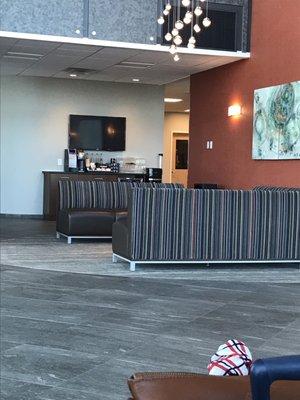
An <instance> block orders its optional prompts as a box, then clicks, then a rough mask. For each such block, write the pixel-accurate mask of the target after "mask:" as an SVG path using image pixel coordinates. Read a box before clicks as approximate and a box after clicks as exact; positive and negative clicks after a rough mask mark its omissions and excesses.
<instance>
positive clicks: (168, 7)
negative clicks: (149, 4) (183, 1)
mask: <svg viewBox="0 0 300 400" xmlns="http://www.w3.org/2000/svg"><path fill="white" fill-rule="evenodd" d="M171 8H172V6H171V4H170V3H167V4H166V10H168V11H170V10H171Z"/></svg>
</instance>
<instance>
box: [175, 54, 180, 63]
mask: <svg viewBox="0 0 300 400" xmlns="http://www.w3.org/2000/svg"><path fill="white" fill-rule="evenodd" d="M179 60H180V57H179V55H178V54H177V53H176V54H175V56H174V61H176V62H177V61H179Z"/></svg>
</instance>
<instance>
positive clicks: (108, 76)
mask: <svg viewBox="0 0 300 400" xmlns="http://www.w3.org/2000/svg"><path fill="white" fill-rule="evenodd" d="M24 35H25V38H24V39H23V38H20V39H17V38H14V37H12V38H7V37H0V57H1V55H2V58H1V61H2V62H4V66H3V68H2V73H4V74H11V75H14V74H15V75H18V74H21V75H24V76H48V77H50V76H55V77H59V78H70V76H69V74H68V73H66V72H64V71H63V70H64V69H66V68H86V69H91V70H96V71H98V72H97V73H91V74H87V75H84V76H81V75H78V79H89V80H104V81H114V82H132V79H133V78H139V79H140V81H141V83H147V84H157V85H163V84H166V83H169V82H174V81H176V80H180V79H182V78H184V77H186V76H190V75H191V74H195V73H197V72H201V71H203V70H207V69H210V68H214V67H217V66H220V65H225V64H227V63H229V62H233V61H236V60H238V59H240V58H243V57H242V56H241V57H239V54H237V55H236V57H233V56H232V53H230V57H228V56H226V57H222V56H221V52H215V54H213V55H211V54H209V55H207V54H202V55H201V54H186V52H184V53H181V54H180V58H181V60H180V61H179V62H178V63H176V62H174V60H173V57H172V56H171V55H170V53H169V52H167V51H165V50H166V49H165V48H162V47H159V50H156V49H158V46H155V45H153V46H151V45H150V46H147V49H145V48H141V47H140V45H137V47H138V48H129V47H128V48H125V47H123V48H119V47H111V46H109V47H108V46H106V45H105V46H103V42H101V41H99V43H98V44H97V42H98V41H97V40H93V41H92V40H90V39H84V40H83V39H78V42H77V43H74V40H76V39H74V38H73V39H72V42H68V43H66V42H61V40H59V38H57V41H52V40H50V41H49V40H46V39H45V37H44V36H43V40H42V39H41V40H33V39H32V38H31V37H30V38H27V37H26V34H24ZM24 35H23V37H24ZM19 37H20V36H19ZM66 41H67V38H66ZM83 42H84V43H86V42H88V43H87V44H83ZM132 46H134V44H132ZM162 50H163V51H162ZM8 51H14V52H19V53H32V54H41V55H42V57H41V58H40V59H37V60H21V59H5V58H4V57H3V55H4V54H6V53H7V52H8ZM198 51H199V50H198ZM222 54H224V52H222ZM123 61H127V62H128V61H129V62H133V63H134V62H136V63H148V64H154V65H150V66H149V67H147V68H128V67H124V66H123V67H120V66H118V64H119V63H121V62H123Z"/></svg>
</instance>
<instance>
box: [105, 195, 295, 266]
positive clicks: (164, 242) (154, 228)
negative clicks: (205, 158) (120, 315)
mask: <svg viewBox="0 0 300 400" xmlns="http://www.w3.org/2000/svg"><path fill="white" fill-rule="evenodd" d="M118 258H123V259H125V260H127V261H129V262H130V267H131V270H134V269H135V264H136V263H149V262H150V263H158V262H159V263H161V262H168V263H187V262H189V263H192V262H193V263H195V262H206V263H210V262H253V261H261V262H279V261H288V262H300V191H297V190H294V191H271V190H253V191H242V190H193V189H173V190H170V189H163V188H162V189H160V188H158V189H154V190H153V189H149V188H135V189H133V190H132V191H131V195H130V200H129V207H128V218H127V220H122V221H119V222H116V223H114V225H113V260H114V261H117V259H118Z"/></svg>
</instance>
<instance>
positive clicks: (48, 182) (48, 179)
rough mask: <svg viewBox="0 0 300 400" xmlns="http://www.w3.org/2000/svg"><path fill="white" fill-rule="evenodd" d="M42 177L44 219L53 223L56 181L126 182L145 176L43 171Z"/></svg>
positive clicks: (141, 174)
mask: <svg viewBox="0 0 300 400" xmlns="http://www.w3.org/2000/svg"><path fill="white" fill-rule="evenodd" d="M43 175H44V210H43V214H44V219H46V220H49V221H55V220H56V215H57V211H58V181H59V180H63V179H67V180H78V181H79V180H88V181H115V182H117V181H126V180H135V179H138V180H144V179H145V174H143V173H138V172H118V173H116V172H111V171H93V172H62V171H43Z"/></svg>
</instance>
